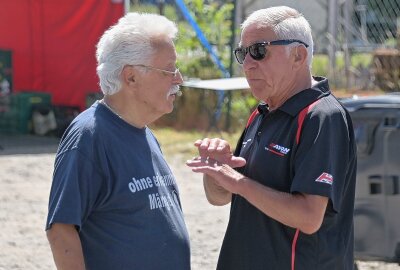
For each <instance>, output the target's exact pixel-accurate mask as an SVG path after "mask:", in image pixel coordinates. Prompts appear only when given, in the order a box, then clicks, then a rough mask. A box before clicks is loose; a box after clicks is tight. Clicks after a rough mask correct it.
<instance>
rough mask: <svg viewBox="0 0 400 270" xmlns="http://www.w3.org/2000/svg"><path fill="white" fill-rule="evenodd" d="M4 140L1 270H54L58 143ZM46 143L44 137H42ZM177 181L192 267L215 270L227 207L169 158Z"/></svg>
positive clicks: (391, 267) (0, 143)
mask: <svg viewBox="0 0 400 270" xmlns="http://www.w3.org/2000/svg"><path fill="white" fill-rule="evenodd" d="M15 139H16V138H13V140H10V139H7V140H5V139H4V137H1V136H0V227H1V228H2V229H1V230H0V269H6V270H9V269H40V270H42V269H43V270H50V269H55V266H54V263H53V259H52V255H51V251H50V248H49V246H48V243H47V239H46V237H45V232H44V223H45V219H46V214H47V201H48V194H49V189H50V184H51V175H52V171H53V162H54V151H55V150H56V141H55V140H52V139H46V146H45V147H43V142H40V140H36V139H35V138H32V139H31V140H30V141H29V142H25V143H24V144H21V143H20V142H19V143H13V142H15ZM42 140H43V139H42ZM41 143H42V145H40V144H41ZM167 159H168V161H169V162H170V164H171V168H172V170H173V172H174V173H175V175H176V178H177V180H178V182H179V186H180V192H181V197H182V204H183V208H184V209H183V210H184V213H185V217H186V222H187V226H188V229H189V233H190V237H191V248H192V269H193V270H210V269H215V265H216V261H217V257H218V253H219V248H220V244H221V242H222V238H223V234H224V230H225V228H226V224H227V220H228V215H229V207H228V206H225V207H214V206H211V205H209V204H208V203H207V201H206V199H205V196H204V191H203V187H202V182H201V177H200V176H199V175H196V174H192V173H191V172H190V171H189V169H188V168H186V166H184V161H183V160H182V158H181V157H179V156H175V157H168V158H167ZM359 269H360V270H373V269H374V270H375V269H376V270H378V269H379V270H381V269H385V270H395V269H400V267H399V266H398V265H396V264H385V263H382V262H359Z"/></svg>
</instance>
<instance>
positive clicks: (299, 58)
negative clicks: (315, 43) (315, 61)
mask: <svg viewBox="0 0 400 270" xmlns="http://www.w3.org/2000/svg"><path fill="white" fill-rule="evenodd" d="M292 52H293V57H294V62H293V64H294V65H293V67H294V68H299V67H302V66H303V65H304V64H305V63H306V62H307V55H308V51H307V49H306V47H304V46H297V47H296V48H294V50H292Z"/></svg>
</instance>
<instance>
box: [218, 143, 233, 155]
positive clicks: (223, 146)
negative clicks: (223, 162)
mask: <svg viewBox="0 0 400 270" xmlns="http://www.w3.org/2000/svg"><path fill="white" fill-rule="evenodd" d="M217 151H218V152H219V153H228V152H229V153H230V152H231V147H230V145H229V143H228V142H227V141H225V140H220V142H219V144H218V147H217Z"/></svg>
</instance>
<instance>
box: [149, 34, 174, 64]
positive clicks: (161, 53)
mask: <svg viewBox="0 0 400 270" xmlns="http://www.w3.org/2000/svg"><path fill="white" fill-rule="evenodd" d="M151 46H152V48H153V54H152V59H151V62H152V63H154V64H155V63H166V64H170V63H175V61H176V50H175V45H174V42H173V41H172V40H171V39H169V38H154V39H152V40H151Z"/></svg>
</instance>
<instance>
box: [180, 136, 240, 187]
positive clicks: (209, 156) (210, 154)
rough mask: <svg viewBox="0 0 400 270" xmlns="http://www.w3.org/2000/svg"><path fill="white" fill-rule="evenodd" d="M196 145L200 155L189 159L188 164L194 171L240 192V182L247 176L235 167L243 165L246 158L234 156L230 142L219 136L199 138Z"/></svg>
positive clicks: (222, 185)
mask: <svg viewBox="0 0 400 270" xmlns="http://www.w3.org/2000/svg"><path fill="white" fill-rule="evenodd" d="M194 146H196V147H197V149H198V152H199V156H197V157H194V158H193V159H191V160H188V161H187V162H186V165H187V166H189V167H191V168H192V171H193V172H196V173H204V174H206V175H208V176H210V177H211V178H213V179H214V180H215V181H216V182H217V183H218V185H219V186H221V187H223V188H224V189H226V190H227V191H229V192H231V193H234V194H237V193H239V190H238V189H239V187H238V186H239V185H238V184H239V183H240V182H241V180H244V179H245V176H244V175H242V174H240V173H239V172H237V171H236V170H234V169H233V168H238V167H243V166H244V165H245V164H246V160H245V159H244V158H242V157H235V156H233V154H232V152H231V147H230V145H229V143H228V142H227V141H225V140H222V139H219V138H213V139H209V138H205V139H202V140H197V141H196V142H195V143H194Z"/></svg>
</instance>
